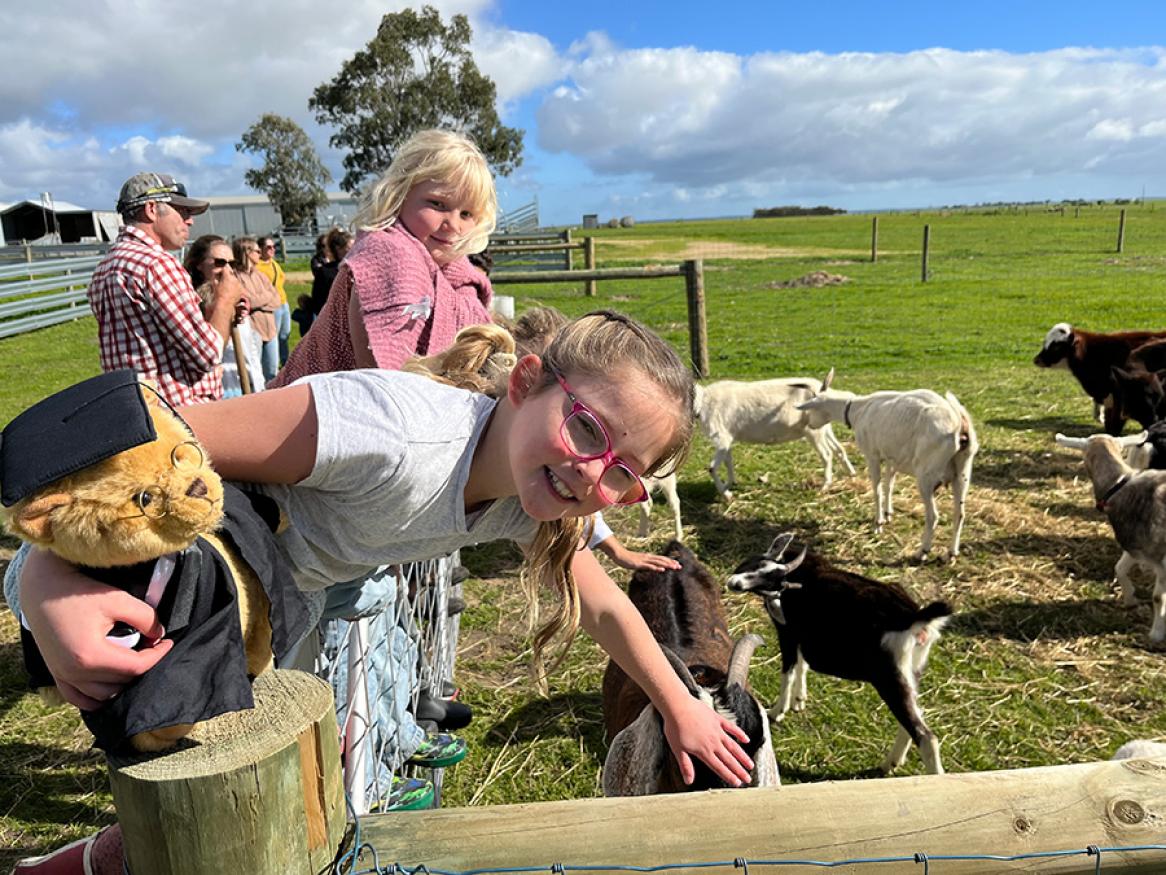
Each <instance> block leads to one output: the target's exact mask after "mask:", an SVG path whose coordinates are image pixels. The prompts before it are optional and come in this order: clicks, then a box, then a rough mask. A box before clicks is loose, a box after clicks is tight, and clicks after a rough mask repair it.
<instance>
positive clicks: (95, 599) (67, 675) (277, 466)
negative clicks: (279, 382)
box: [20, 385, 316, 709]
mask: <svg viewBox="0 0 1166 875" xmlns="http://www.w3.org/2000/svg"><path fill="white" fill-rule="evenodd" d="M181 412H182V417H183V419H185V420H186V422H187V424H188V425H189V426H190V428H191V430H192V431H194V434H195V437H197V438H198V439H199V442H200V443H202V445H203V446H204V447H205V448H206V451H207V455H208V456H209V457H210V459H211V463H212V465H213V466H214V469H215V470H216V471H217V472H218V473H219V474H221V475H222V476H223V477H224V478H226V479H228V480H247V481H250V482H256V483H297V482H299V481H300V480H303V479H304V478H305V477H307V476H308V474H310V473H311V471H312V467H313V466H314V465H315V460H316V409H315V405H314V404H313V403H312V393H311V390H310V389H309V388H308V387H307V386H303V385H301V386H289V387H287V388H285V389H272V390H270V391H268V392H260V393H258V394H255V395H245V396H243V397H241V398H231V399H228V400H225V401H215V402H213V403H210V404H198V405H192V406H190V407H185V408H183V409H182V411H181ZM20 602H21V613H22V614H23V615H24V617H25V620H26V622H27V623H28V627H29V629H30V630H31V631H32V634H33V637H34V638H35V639H36V643H37V646H38V647H39V648H40V650H41V654H42V655H43V656H44V659H45V664H46V665H47V666H48V669H49V671H50V672H52V675H53V677H54V678H55V679H56V681H57V684H58V686H59V687H60V688H61V692H62V694H63V695H64V696H65V698H66V699H67V700H68V701H69V702H71V703H72V704H74V705H77V706H78V707H80V708H87V709H92V708H95V707H97V705H99V704H100V703H101V702H102V701H104V700H106V699H108V698H110V697H111V696H112V695H114V694H115V693H116V692H117V691H118V690H120V689H121V687H122V686H124V685H125V684H126V683H128V682H129V681H130V680H132V679H133V678H134V677H136V676H137V675H140V674H143V673H145V672H146V671H147V670H148V669H150V668H152V667H153V665H154V664H155V663H156V662H157V661H158V660H159V659H161V658H162V657H163V656H164V655H165V654H166V652H167V651H168V650H169V649H170V647H171V644H170V642H168V641H163V642H161V643H159V644H158V645H157V646H155V647H153V648H150V649H147V650H142V651H140V652H137V651H133V650H125V649H122V648H120V647H117V646H116V645H113V644H110V643H109V642H108V641H107V640H106V637H105V636H106V635H107V634H109V630H110V629H111V628H112V627H113V625H114V623H115V622H116V621H119V620H120V621H123V622H126V623H128V624H129V625H131V626H133V627H134V628H136V629H138V630H139V631H141V632H142V633H143V635H145V636H146V637H147V638H158V637H160V636H161V634H162V631H161V627H160V626H159V624H158V619H157V616H156V615H155V614H154V610H153V608H151V607H150V606H149V605H147V604H146V603H145V602H143V601H139V600H138V599H135V598H133V597H132V596H130V595H129V594H128V593H126V592H125V591H123V590H120V589H118V588H116V587H112V586H106V585H105V584H102V583H98V582H97V581H95V580H93V579H92V578H89V577H86V576H85V575H83V574H81V573H80V572H78V571H77V570H76V569H74V568H73V567H72V566H71V565H69V564H68V563H66V562H64V561H63V560H61V559H58V558H57V557H56V556H54V555H52V554H51V553H47V552H44V551H41V550H33V551H32V553H31V554H30V555H29V557H28V561H27V562H26V563H25V567H24V572H23V574H22V575H21V587H20Z"/></svg>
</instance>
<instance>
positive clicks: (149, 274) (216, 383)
mask: <svg viewBox="0 0 1166 875" xmlns="http://www.w3.org/2000/svg"><path fill="white" fill-rule="evenodd" d="M198 303H199V301H198V295H197V294H195V291H194V287H193V286H192V285H191V282H190V274H188V273H187V272H186V270H185V269H184V268H183V267H182V265H181V264H179V263H178V259H176V258H175V257H174V256H173V255H171V254H170V253H169V252H167V251H166V250H165V249H163V248H162V247H161V246H159V245H158V244H157V243H156V242H155V241H154V240H152V239H151V238H150V237H148V236H146V234H145V233H143V232H142V231H140V230H139V229H138V228H136V227H135V226H133V225H126V226H125V227H123V228H122V229H121V233H120V234H118V236H117V242H116V243H114V244H113V248H112V249H110V250H109V254H108V255H106V256H105V258H104V259H103V260H102V262H101V263H100V264H99V265H97V269H96V270H94V271H93V279H92V280H91V281H90V283H89V306H90V308H91V309H92V310H93V315H94V316H96V317H97V335H98V340H99V341H100V344H101V368H102V370H105V371H113V370H117V369H118V368H133V369H134V370H135V371H137V372H138V373H139V374H140V375H141V376H143V377H148V378H149V379H151V380H154V381H155V382H156V383H157V384H158V391H159V392H160V393H161V394H162V397H164V398H165V399H166V400H167V401H169V402H170V403H171V404H173V405H174V406H175V407H181V406H183V405H186V404H195V403H198V402H202V401H213V400H215V399H216V398H222V397H223V381H222V378H221V376H220V372H219V363H220V362H221V361H222V358H223V338H222V337H220V336H219V333H218V331H216V330H215V329H214V328H212V327H211V325H210V323H209V322H207V321H206V319H205V318H204V317H203V315H202V311H201V310H199V307H198Z"/></svg>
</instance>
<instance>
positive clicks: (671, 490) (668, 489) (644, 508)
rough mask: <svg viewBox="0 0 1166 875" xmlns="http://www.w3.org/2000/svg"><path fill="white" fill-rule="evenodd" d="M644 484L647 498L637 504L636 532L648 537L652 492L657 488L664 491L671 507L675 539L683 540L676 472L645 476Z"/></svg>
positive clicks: (650, 522) (665, 498) (650, 523)
mask: <svg viewBox="0 0 1166 875" xmlns="http://www.w3.org/2000/svg"><path fill="white" fill-rule="evenodd" d="M644 485H645V486H647V487H648V500H647V501H642V502H640V504H639V508H640V528H639V531H638V532H637V534H638V535H639V536H640V537H641V538H646V537H648V531H649V530H650V529H651V525H652V493H653V492H655V491H657V490H659V491H660V492H663V493H664V500H665V501H667V502H668V507H670V508H671V509H672V527H673V530H674V532H675V535H674V537H675V538H676V540H677V541H683V540H684V528H683V526H681V524H680V496H679V494H677V492H676V472H675V471H673V472H672V473H671V474H668V475H665V476H664V477H645V478H644Z"/></svg>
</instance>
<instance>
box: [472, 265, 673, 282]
mask: <svg viewBox="0 0 1166 875" xmlns="http://www.w3.org/2000/svg"><path fill="white" fill-rule="evenodd" d="M684 275H685V274H684V267H683V266H680V265H677V266H674V267H602V268H599V269H597V270H541V271H538V272H537V273H534V272H520V271H513V272H509V273H508V272H499V273H492V274H490V282H491V283H493V284H494V285H499V284H501V283H575V282H583V281H584V280H641V279H656V278H659V277H669V276H684Z"/></svg>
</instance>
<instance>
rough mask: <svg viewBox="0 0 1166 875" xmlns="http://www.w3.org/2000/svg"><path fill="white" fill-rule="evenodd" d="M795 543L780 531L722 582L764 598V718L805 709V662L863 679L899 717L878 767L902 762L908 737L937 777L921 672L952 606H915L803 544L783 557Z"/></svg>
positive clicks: (899, 591) (890, 586)
mask: <svg viewBox="0 0 1166 875" xmlns="http://www.w3.org/2000/svg"><path fill="white" fill-rule="evenodd" d="M792 543H793V535H792V534H790V533H786V534H783V535H779V536H778V537H777V539H776V540H775V541H774V542H773V544H771V545H770V547H769V549H768V550H767V551H765V553H763V554H761V555H760V556H754V557H751V558H749V559H746V560H745V561H744V562H742V563H741V564H740V565H739V566H738V567H737V570H736V571H734V572H733V574H732V576H731V577H730V578H729V589H731V590H734V591H736V592H751V593H754V594H756V595H759V596H761V597H762V598H763V599H764V601H765V611H766V613H768V614H769V618H770V619H771V620H772V621H773V625H774V628H775V629H777V637H778V640H779V641H780V642H781V672H782V673H781V698H780V699H779V700H778V702H777V704H776V705H775V706H774V707H773V709H772V710H771V711H770V717H772V718H773V719H774V720H775V721H776V720H782V719H783V718H784V717H785V715H786V713H787V712H788V711H789V710H790V708H791V707H792V708H793V710H794V711H801V710H802V709H803V708H804V707H805V704H806V668H807V666H808V667H809V668H812V669H813V670H814V671H816V672H821V673H822V674H828V675H831V676H833V677H837V678H845V679H846V680H853V681H866V682H868V683H870V684H871V685H872V686H873V687H874V688H875V690H876V691H877V692H878V694H879V695H880V696H881V697H882V700H883V701H884V702H886V703H887V707H888V708H890V709H891V713H892V714H894V715H895V719H896V720H898V721H899V733H898V735H897V737H896V738H895V743H894V745H893V746H892V747H891V750H890V752H889V753H888V754H887V758H886V760H885V761H884V762H883V771H885V772H888V773H889V772H891V771H893V770H894V769H896V768H898V767H899V766H901V765H902V764H903V760H904V759H905V758H906V756H907V751H908V749H909V748H910V746H911V743H912V742H914V744H915V746H916V747H918V748H919V753H920V755H921V756H922V758H923V765H924V768H926V769H927V771H928V772H930V773H932V774H942V773H943V763H942V762H941V761H940V758H939V740H938V739H937V738H936V737H935V733H934V732H932V731H931V730H930V729H929V728H928V727H927V724H926V723H925V722H924V721H923V711H922V710H921V709H920V707H919V679H920V677H921V676H922V674H923V669H924V668H925V667H926V665H927V655H928V653H929V652H930V650H931V646H932V645H933V644H934V643H935V642H936V641H937V640H938V639H939V635H940V630H941V629H943V627H944V625H945V624H946V623H947V621H948V620H949V618H950V617H951V613H952V611H951V608H950V607H949V606H948V605H947V603H945V602H932V603H931V604H929V605H927V606H925V607H922V608H920V607H919V605H918V604H917V603H916V602H915V600H914V599H912V598H911V596H909V595H908V594H907V591H906V590H904V589H903V588H902V587H901V586H899V585H898V584H897V583H880V582H879V581H877V580H872V579H870V578H869V577H863V576H862V575H860V574H854V573H852V572H849V571H843V570H842V569H840V568H835V567H834V566H833V565H831V564H830V563H829V562H827V561H826V560H825V559H824V558H822V557H821V556H819V555H817V554H815V553H811V552H809V550H808V549H807V548H806V547H802V548H801V552H800V553H799V554H798V555H797V556H796V557H795V558H793V559H791V560H789V561H783V558H782V557H783V556H784V554H785V553H786V551H787V550H789V549H790V547H791V544H792ZM791 700H792V704H791Z"/></svg>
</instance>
